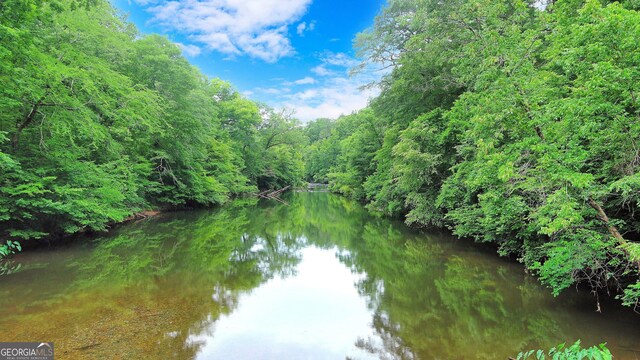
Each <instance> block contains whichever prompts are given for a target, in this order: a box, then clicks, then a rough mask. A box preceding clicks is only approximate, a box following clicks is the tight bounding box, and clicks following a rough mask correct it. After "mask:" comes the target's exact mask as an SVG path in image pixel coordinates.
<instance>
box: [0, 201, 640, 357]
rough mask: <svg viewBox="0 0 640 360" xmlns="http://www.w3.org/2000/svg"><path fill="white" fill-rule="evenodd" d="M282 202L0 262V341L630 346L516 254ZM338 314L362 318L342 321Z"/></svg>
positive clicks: (247, 205) (410, 350) (609, 315)
mask: <svg viewBox="0 0 640 360" xmlns="http://www.w3.org/2000/svg"><path fill="white" fill-rule="evenodd" d="M287 200H288V202H289V203H290V206H284V205H281V204H277V203H275V202H269V201H261V202H255V201H243V202H237V203H233V204H230V205H228V206H225V207H223V208H221V209H217V210H213V211H194V212H183V213H171V214H163V215H161V216H160V217H157V218H153V219H148V220H145V221H141V222H137V223H134V224H130V225H125V226H123V227H120V228H118V229H117V230H116V231H114V232H113V233H111V234H109V235H107V236H104V237H101V238H98V239H94V240H89V239H86V240H87V241H85V242H82V241H79V242H77V243H76V244H75V245H73V246H61V247H58V248H55V249H53V250H46V251H45V250H40V251H35V252H31V253H24V254H20V255H19V256H16V257H15V258H14V259H12V260H11V262H9V263H6V264H4V265H3V266H4V267H3V268H2V269H3V270H2V271H3V272H4V273H5V275H4V276H2V277H0V308H2V309H3V311H2V312H1V313H0V328H1V329H2V333H1V335H0V341H54V342H55V346H56V353H57V354H58V356H59V357H60V358H82V359H84V358H86V359H89V358H91V359H93V358H114V357H116V358H124V357H131V358H149V359H157V358H176V359H197V358H207V357H215V356H216V354H217V355H220V354H223V352H222V351H223V349H226V350H225V351H229V352H230V353H231V354H235V355H236V356H237V357H239V358H241V357H249V355H247V354H248V353H247V352H239V351H238V349H241V348H243V349H247V348H252V347H255V348H256V349H258V347H259V346H265V347H264V349H263V348H260V351H262V352H261V354H262V355H263V356H262V357H263V358H264V357H269V356H272V357H274V358H276V354H277V357H279V358H282V357H288V358H299V357H300V356H301V354H305V355H304V358H314V357H316V358H334V355H335V354H340V358H345V357H348V358H354V359H355V358H387V359H500V358H502V359H506V358H507V357H508V356H510V355H514V354H516V353H517V352H518V350H521V349H527V348H538V347H550V346H553V345H556V344H558V343H561V342H573V341H575V340H576V339H578V338H580V339H582V340H583V343H584V344H587V345H592V344H596V343H601V342H607V343H608V344H609V347H610V349H611V350H612V352H613V353H614V356H615V358H617V359H635V358H637V357H640V349H639V348H640V345H637V344H638V343H639V342H638V340H640V326H639V325H640V317H639V316H637V315H635V314H633V313H632V312H631V311H630V310H629V309H622V308H620V307H618V306H617V305H614V304H613V303H611V304H608V305H607V306H606V307H605V309H604V310H605V311H604V313H603V314H597V313H595V312H594V309H595V307H594V302H593V299H592V298H591V297H590V296H589V295H588V294H585V293H576V292H572V291H568V292H567V293H566V294H564V295H562V296H560V297H558V298H553V297H552V296H551V295H550V294H549V291H548V290H547V289H544V288H543V287H542V286H540V285H539V284H538V283H537V282H536V280H535V279H533V278H531V277H529V276H527V275H525V274H524V272H523V270H522V267H521V266H520V265H519V264H517V263H513V262H509V261H505V260H503V259H499V258H497V257H496V255H495V254H493V253H490V252H487V251H484V250H482V249H479V248H478V247H476V246H474V245H473V244H470V243H469V242H465V241H460V240H457V239H455V238H453V237H451V236H448V235H446V234H435V233H434V234H429V233H418V232H415V231H412V230H410V229H408V228H407V227H405V226H404V225H403V224H401V223H398V222H394V221H390V220H388V219H385V218H379V217H374V216H372V215H370V214H368V213H367V212H366V211H365V210H364V209H363V208H362V207H361V205H359V204H358V203H356V202H353V201H349V200H347V199H345V198H342V197H339V196H335V195H332V194H328V193H294V194H289V195H288V199H287ZM327 255H330V256H327ZM346 269H348V271H347V270H346ZM331 284H335V288H332V287H331V286H332V285H331ZM341 284H342V285H344V284H346V285H347V286H346V287H344V286H342V285H341ZM305 294H307V295H309V296H307V297H304V296H303V295H305ZM354 299H355V300H354ZM358 299H359V300H358ZM328 304H330V306H329V305H328ZM329 307H331V310H328V308H329ZM314 314H315V315H314ZM349 314H363V316H364V317H362V318H349V321H351V322H354V321H356V322H360V323H359V324H354V325H353V326H347V325H345V321H347V318H348V316H350V315H349ZM267 315H268V316H267ZM314 316H315V317H314ZM247 317H248V318H247ZM296 319H299V322H300V323H302V324H301V325H300V324H298V325H295V326H294V325H292V322H291V321H295V320H296ZM309 319H312V320H309ZM354 319H355V320H354ZM358 319H360V320H358ZM305 321H310V322H309V323H305ZM311 322H314V324H312V323H311ZM293 328H295V330H293ZM261 329H263V330H264V331H263V330H261ZM305 329H307V330H309V333H308V334H306V333H305ZM294 331H295V333H294ZM247 332H251V334H250V335H251V336H249V335H246V336H243V334H246V333H247ZM236 333H237V334H239V335H237V336H232V335H233V334H236ZM278 334H282V336H281V337H276V335H278ZM278 336H279V335H278ZM332 336H334V337H332ZM338 336H339V337H340V338H338ZM294 338H295V342H294ZM221 339H225V340H224V341H225V342H224V343H223V342H222V340H221ZM343 340H344V341H346V345H344V344H342V341H343ZM321 342H324V343H325V344H320V343H321ZM327 343H331V344H327ZM265 344H266V345H265ZM330 345H331V346H330ZM234 349H235V350H234ZM270 354H271V355H270ZM254 355H255V354H254Z"/></svg>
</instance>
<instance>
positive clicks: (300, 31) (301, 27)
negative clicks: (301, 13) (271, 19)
mask: <svg viewBox="0 0 640 360" xmlns="http://www.w3.org/2000/svg"><path fill="white" fill-rule="evenodd" d="M306 28H307V23H306V22H301V23H300V24H298V27H296V32H297V33H298V35H300V36H302V35H303V34H304V30H305V29H306Z"/></svg>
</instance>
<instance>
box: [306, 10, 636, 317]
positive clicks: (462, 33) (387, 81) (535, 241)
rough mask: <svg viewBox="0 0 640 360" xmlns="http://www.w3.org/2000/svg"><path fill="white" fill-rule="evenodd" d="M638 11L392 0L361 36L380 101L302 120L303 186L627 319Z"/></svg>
mask: <svg viewBox="0 0 640 360" xmlns="http://www.w3.org/2000/svg"><path fill="white" fill-rule="evenodd" d="M639 8H640V3H638V2H636V1H623V2H609V1H595V0H587V1H582V0H558V1H553V2H550V3H548V4H541V3H539V2H532V1H517V0H514V1H511V0H507V1H502V0H501V1H481V0H480V1H475V0H468V1H447V2H441V1H431V0H399V1H390V2H389V4H388V6H387V7H386V8H385V9H384V10H383V11H382V12H381V13H380V14H379V15H378V16H377V18H376V20H375V25H374V26H373V27H372V28H370V29H368V30H367V31H365V32H362V33H360V34H359V35H358V37H357V39H356V40H355V46H356V48H357V50H358V51H359V54H360V56H361V57H362V58H363V59H365V60H364V63H363V65H362V66H361V67H362V68H366V65H368V64H384V65H385V66H386V67H388V68H389V72H388V74H387V75H386V76H384V77H383V79H382V81H381V83H380V84H379V85H380V86H381V91H382V92H381V94H380V96H378V97H377V98H375V99H373V100H372V101H371V103H370V105H369V107H368V108H366V109H364V110H362V111H360V112H358V113H354V114H351V115H348V116H344V117H341V118H340V119H338V120H337V121H329V120H317V121H315V122H312V123H311V124H309V126H308V128H307V131H308V132H309V139H310V145H309V146H308V148H307V151H306V154H305V157H306V170H305V172H306V177H307V178H308V179H312V180H314V181H320V182H328V183H329V184H330V188H331V189H332V190H333V191H335V192H338V193H341V194H344V195H345V196H349V197H352V198H355V199H360V200H362V201H365V202H366V203H367V204H368V205H367V206H368V208H369V209H370V210H373V211H376V212H381V213H384V214H387V215H390V216H395V217H400V218H403V219H405V221H406V223H408V224H411V225H413V226H416V227H446V228H449V229H451V230H452V231H453V233H454V234H455V235H458V236H460V237H462V238H471V239H474V240H475V241H477V242H482V243H490V244H493V246H495V247H496V248H497V251H498V253H499V254H500V255H502V256H509V257H512V258H514V259H517V260H518V261H520V262H522V263H523V264H524V266H525V267H526V269H527V271H529V272H530V273H532V274H535V275H536V276H538V277H539V279H540V280H541V281H542V282H543V283H544V284H546V285H548V286H549V287H550V288H551V290H552V291H553V293H554V294H556V295H557V294H559V293H560V292H562V291H563V290H565V289H568V288H570V287H572V286H579V287H584V288H587V289H589V290H591V291H592V292H593V294H594V295H595V296H596V297H598V296H600V295H602V294H609V295H611V296H617V297H618V298H619V299H620V301H621V302H622V303H624V304H625V305H628V306H631V307H633V308H636V307H637V305H638V301H639V299H640V283H639V282H638V273H639V270H640V245H639V243H638V241H640V232H639V230H640V222H639V221H638V220H639V218H638V216H637V214H636V211H638V210H639V208H638V206H639V205H640V175H639V173H638V172H639V170H640V168H639V166H640V148H639V147H638V141H639V140H640V104H639V103H638V99H637V97H638V95H639V92H640V42H639V40H638V39H640V13H638V11H637V10H638V9H639ZM355 71H358V69H355Z"/></svg>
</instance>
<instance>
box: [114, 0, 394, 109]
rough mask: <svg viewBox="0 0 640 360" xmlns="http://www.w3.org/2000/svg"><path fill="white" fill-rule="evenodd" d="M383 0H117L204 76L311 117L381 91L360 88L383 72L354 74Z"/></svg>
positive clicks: (352, 104) (349, 105) (360, 103)
mask: <svg viewBox="0 0 640 360" xmlns="http://www.w3.org/2000/svg"><path fill="white" fill-rule="evenodd" d="M384 3H385V1H384V0H343V1H336V0H200V1H197V0H171V1H167V0H114V4H115V6H116V7H117V8H119V9H120V10H122V11H123V12H124V13H125V14H127V15H128V18H129V20H130V21H132V22H134V23H135V24H136V25H137V26H138V28H139V29H140V30H141V31H142V32H143V33H159V34H164V35H167V36H168V37H169V39H170V40H171V41H173V42H175V43H176V44H178V45H179V46H180V47H181V48H182V49H183V53H184V55H185V56H186V57H187V58H188V59H189V61H190V62H191V63H192V64H194V65H196V66H198V67H199V68H200V69H201V70H202V71H203V72H204V73H205V74H207V75H208V76H211V77H219V78H222V79H224V80H227V81H229V82H231V83H232V84H233V85H234V86H235V87H236V88H237V89H238V91H240V92H242V93H243V94H244V95H245V96H246V97H248V98H250V99H253V100H258V101H262V102H265V103H267V104H269V105H271V106H273V107H276V108H281V107H287V108H290V109H293V110H294V111H295V114H296V117H298V118H300V119H301V120H303V121H309V120H312V119H315V118H318V117H331V118H335V117H338V116H339V115H340V114H348V113H351V112H352V111H353V110H358V109H360V108H362V107H364V106H366V104H367V100H368V99H369V98H371V97H373V96H375V95H376V91H375V90H367V91H361V90H360V89H359V87H360V86H361V85H364V84H366V83H368V82H371V81H373V80H376V79H377V78H379V77H380V74H379V73H377V72H375V71H365V72H363V73H361V74H359V75H357V76H353V77H350V76H349V75H348V71H349V69H350V68H351V67H353V66H354V65H356V64H357V63H358V59H356V58H355V53H354V50H353V48H352V44H353V39H354V37H355V35H356V34H357V33H358V32H360V31H362V30H364V29H366V28H368V27H369V26H371V25H372V23H373V19H374V17H375V15H376V14H377V13H378V11H379V10H380V9H381V7H382V6H383V5H384Z"/></svg>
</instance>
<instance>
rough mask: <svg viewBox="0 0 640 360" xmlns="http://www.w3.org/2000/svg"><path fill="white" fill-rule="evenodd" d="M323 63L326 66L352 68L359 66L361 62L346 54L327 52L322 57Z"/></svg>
mask: <svg viewBox="0 0 640 360" xmlns="http://www.w3.org/2000/svg"><path fill="white" fill-rule="evenodd" d="M322 62H323V63H324V64H328V65H333V66H339V67H346V68H352V67H354V66H356V65H358V64H359V63H360V62H359V61H358V60H356V59H354V58H352V57H351V56H349V55H347V54H345V53H333V52H330V51H325V52H324V54H323V56H322Z"/></svg>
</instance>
